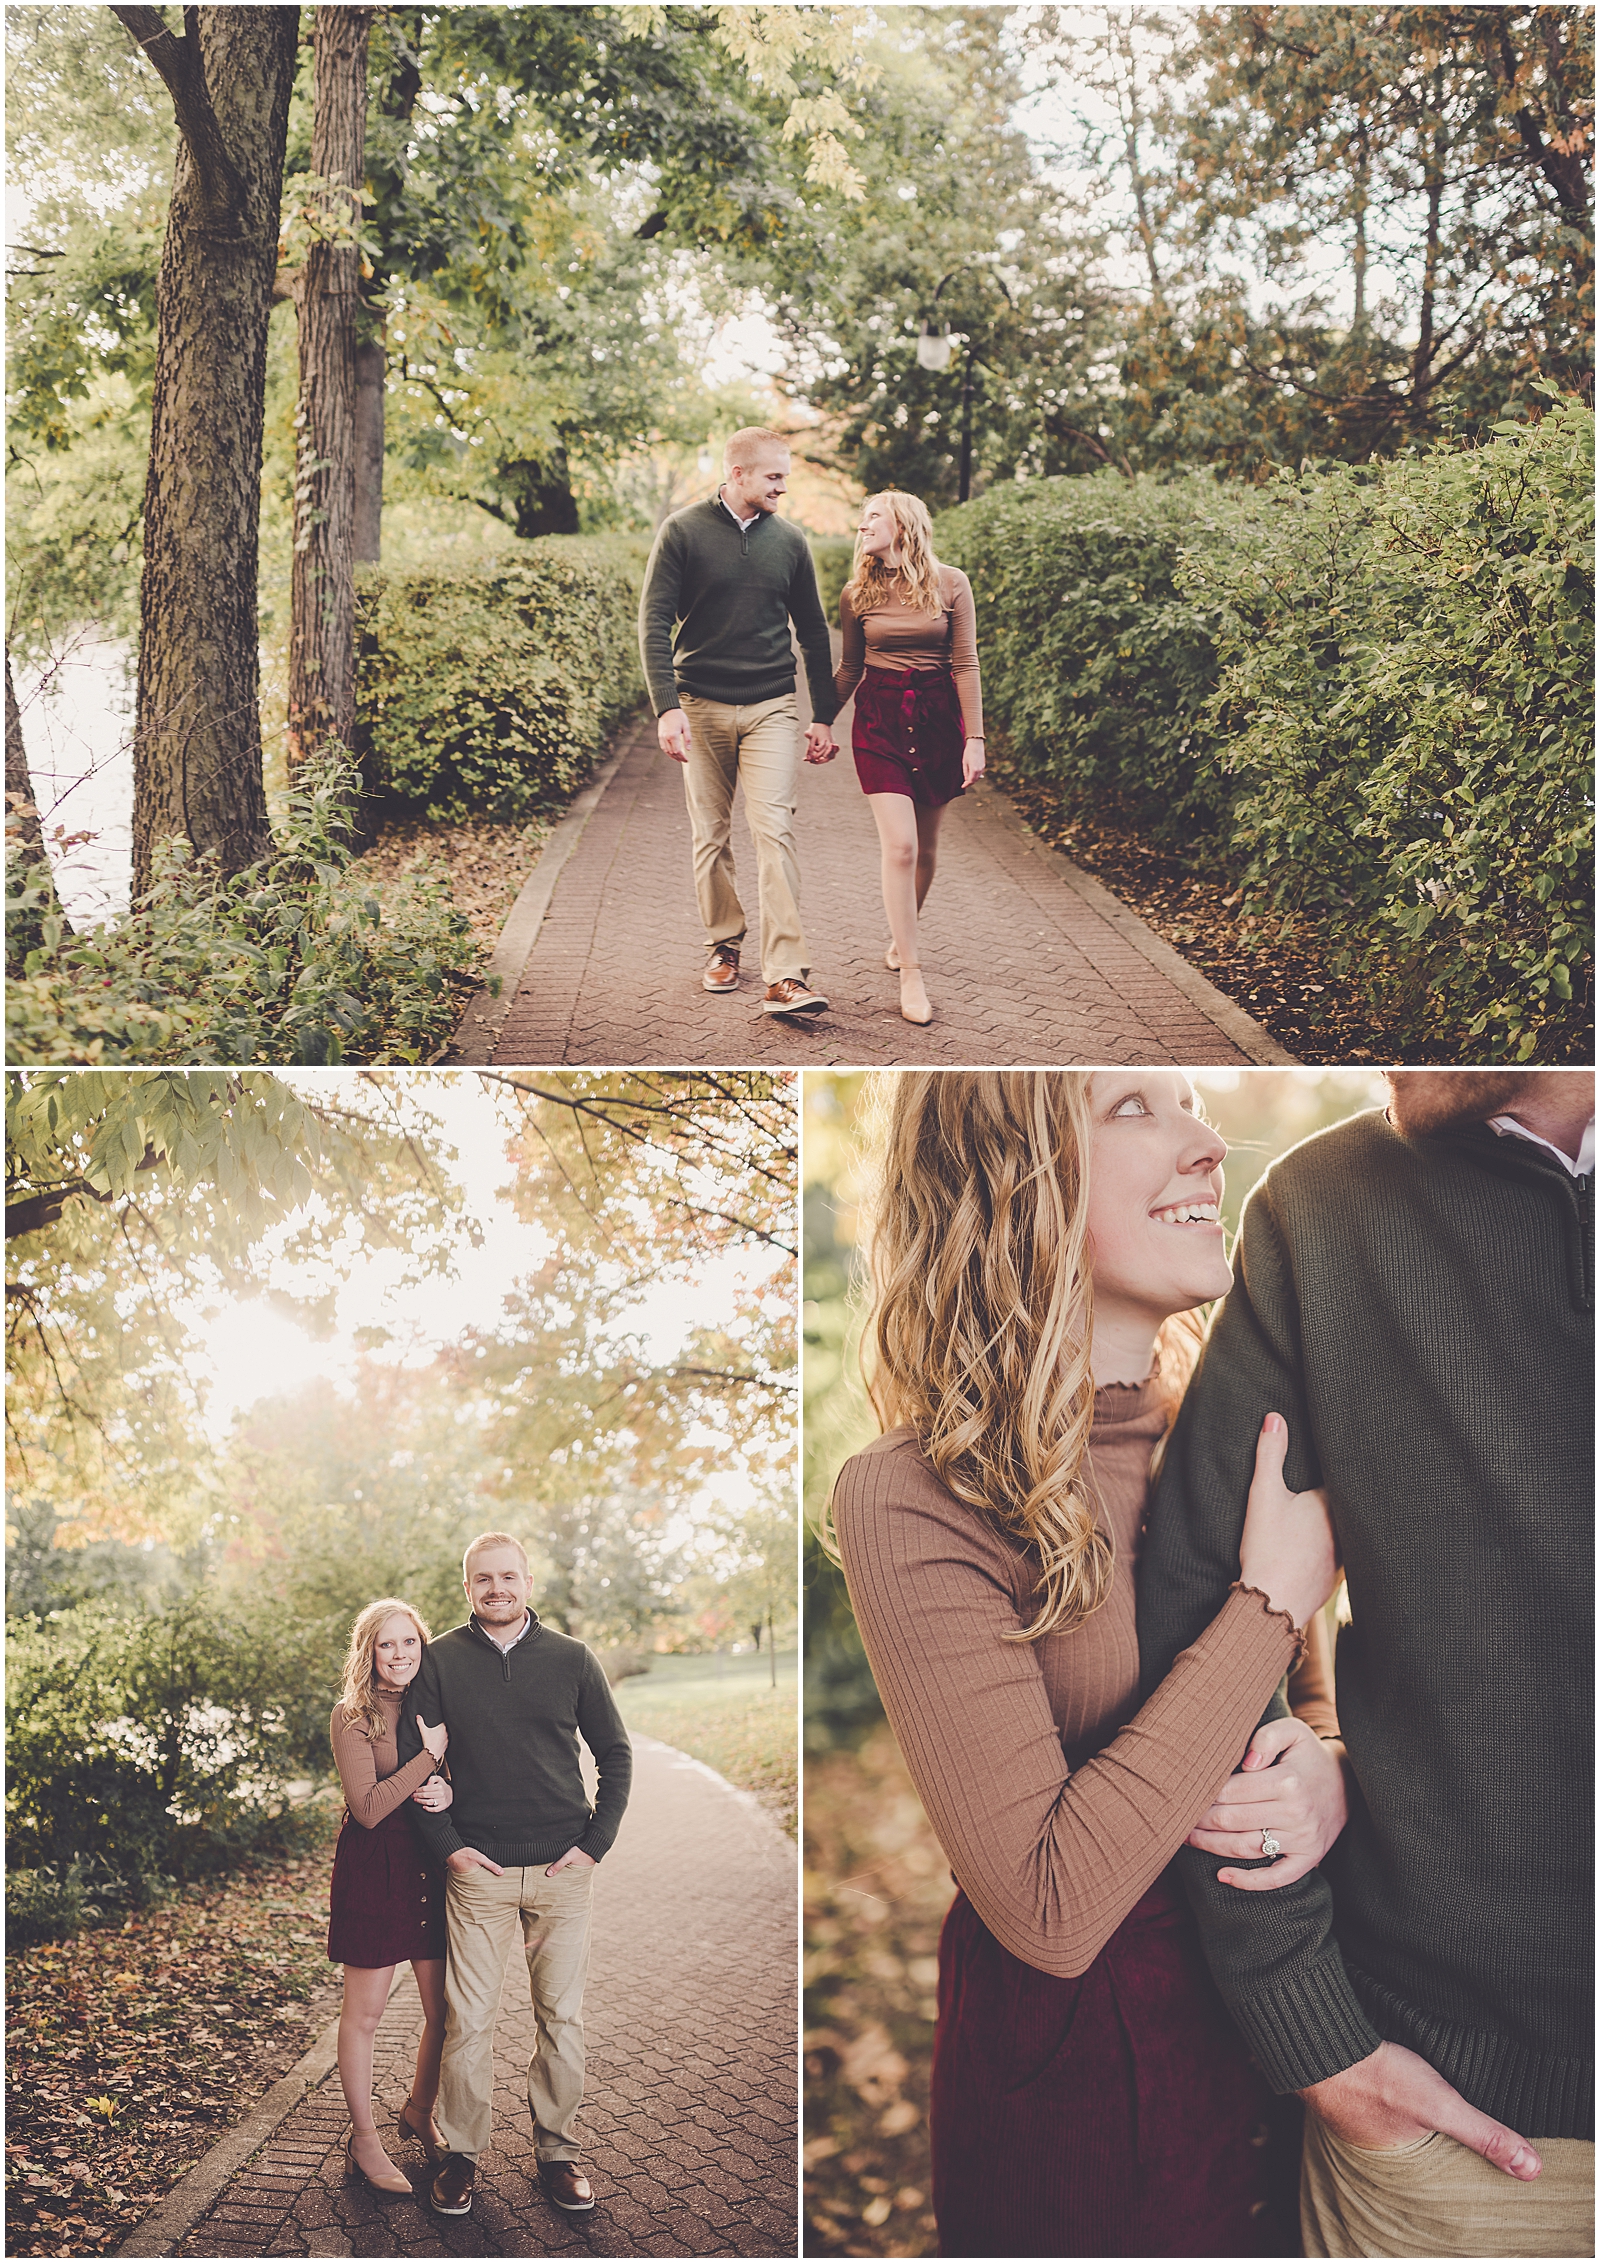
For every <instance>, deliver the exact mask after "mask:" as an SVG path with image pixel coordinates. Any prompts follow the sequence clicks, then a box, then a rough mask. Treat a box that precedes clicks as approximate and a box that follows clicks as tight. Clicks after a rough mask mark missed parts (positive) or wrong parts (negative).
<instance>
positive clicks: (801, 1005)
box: [761, 975, 828, 1014]
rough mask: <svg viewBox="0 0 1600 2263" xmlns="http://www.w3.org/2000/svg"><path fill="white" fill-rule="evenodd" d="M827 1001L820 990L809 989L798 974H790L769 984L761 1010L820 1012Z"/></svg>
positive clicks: (768, 1012)
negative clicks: (780, 980) (779, 980)
mask: <svg viewBox="0 0 1600 2263" xmlns="http://www.w3.org/2000/svg"><path fill="white" fill-rule="evenodd" d="M827 1003H828V1001H827V999H826V998H824V997H823V995H822V993H821V992H820V991H818V990H812V989H809V988H808V987H807V986H806V984H805V983H803V982H801V981H800V980H799V979H798V978H797V977H796V976H794V975H789V976H788V977H787V978H786V979H785V980H784V981H782V982H774V983H771V984H770V985H769V986H768V989H767V994H766V996H765V997H764V998H763V999H762V1001H761V1011H762V1012H763V1013H764V1014H820V1013H821V1012H822V1011H823V1009H824V1008H825V1007H826V1005H827Z"/></svg>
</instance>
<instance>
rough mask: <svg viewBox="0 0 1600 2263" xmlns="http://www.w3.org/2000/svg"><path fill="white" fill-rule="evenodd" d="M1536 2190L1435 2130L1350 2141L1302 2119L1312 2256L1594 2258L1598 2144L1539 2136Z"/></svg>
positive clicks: (1303, 2203) (1303, 2201) (1306, 2231)
mask: <svg viewBox="0 0 1600 2263" xmlns="http://www.w3.org/2000/svg"><path fill="white" fill-rule="evenodd" d="M1533 2142H1534V2145H1535V2147H1536V2148H1537V2150H1538V2153H1539V2157H1540V2159H1541V2160H1542V2161H1543V2163H1544V2167H1543V2169H1542V2170H1541V2172H1540V2174H1539V2175H1538V2176H1536V2177H1535V2178H1534V2180H1533V2182H1532V2183H1531V2184H1519V2183H1518V2182H1517V2180H1516V2178H1515V2177H1508V2176H1507V2175H1506V2173H1505V2171H1504V2170H1503V2169H1494V2168H1491V2167H1490V2166H1489V2163H1488V2162H1487V2161H1485V2160H1483V2159H1482V2158H1481V2156H1480V2155H1478V2154H1476V2153H1473V2152H1470V2151H1469V2150H1468V2149H1467V2147H1466V2146H1464V2145H1458V2144H1457V2143H1456V2141H1455V2139H1454V2138H1453V2137H1445V2136H1444V2135H1442V2134H1441V2133H1440V2132H1438V2131H1435V2133H1434V2134H1433V2136H1432V2137H1420V2138H1418V2139H1417V2140H1416V2142H1415V2143H1414V2144H1411V2145H1396V2146H1392V2147H1389V2148H1387V2149H1386V2150H1383V2151H1378V2152H1375V2151H1372V2150H1371V2149H1369V2148H1368V2147H1366V2146H1362V2145H1346V2144H1345V2142H1344V2140H1343V2139H1342V2138H1338V2137H1335V2136H1334V2134H1333V2132H1332V2130H1331V2129H1329V2128H1328V2126H1327V2124H1326V2123H1325V2122H1323V2121H1320V2120H1319V2119H1318V2117H1317V2116H1316V2114H1314V2113H1312V2112H1310V2111H1309V2110H1308V2111H1307V2113H1306V2135H1305V2148H1304V2151H1303V2152H1302V2154H1301V2157H1300V2229H1301V2233H1302V2235H1303V2237H1304V2240H1305V2251H1306V2253H1307V2254H1308V2255H1593V2253H1594V2147H1593V2146H1592V2145H1591V2144H1589V2143H1587V2142H1586V2141H1585V2140H1583V2139H1581V2138H1575V2137H1536V2138H1535V2139H1534V2140H1533Z"/></svg>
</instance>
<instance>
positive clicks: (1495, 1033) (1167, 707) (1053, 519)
mask: <svg viewBox="0 0 1600 2263" xmlns="http://www.w3.org/2000/svg"><path fill="white" fill-rule="evenodd" d="M1593 444H1594V420H1593V414H1592V412H1591V411H1589V410H1588V409H1586V408H1584V407H1583V406H1582V405H1581V404H1579V403H1577V402H1575V401H1563V400H1558V399H1556V398H1555V397H1554V396H1553V395H1552V396H1551V405H1550V407H1549V410H1548V413H1546V414H1545V415H1544V417H1543V418H1542V420H1541V421H1539V422H1538V423H1535V424H1518V425H1502V426H1498V427H1496V428H1495V431H1494V433H1493V435H1492V437H1491V438H1490V439H1489V440H1488V441H1487V442H1486V443H1485V444H1483V445H1482V446H1479V447H1474V448H1466V449H1452V448H1448V447H1438V448H1435V449H1432V450H1429V451H1427V452H1426V453H1420V454H1416V455H1413V456H1410V457H1404V458H1400V459H1397V460H1394V461H1391V462H1388V463H1384V464H1372V465H1367V466H1340V467H1337V468H1335V469H1333V470H1329V471H1317V470H1312V469H1309V468H1308V469H1306V470H1303V471H1302V472H1301V473H1300V474H1299V475H1298V476H1296V475H1293V474H1284V475H1283V476H1282V477H1281V478H1280V480H1279V481H1278V482H1276V483H1275V484H1274V485H1273V486H1271V487H1267V488H1224V487H1222V486H1220V485H1218V484H1217V483H1216V482H1214V481H1212V480H1210V479H1209V478H1206V477H1191V478H1188V479H1185V480H1181V481H1178V482H1175V483H1173V484H1171V485H1168V486H1160V485H1158V484H1156V483H1155V482H1152V481H1150V480H1148V479H1136V480H1132V481H1128V480H1123V479H1119V478H1118V477H1117V476H1116V475H1115V474H1107V473H1099V474H1096V475H1095V476H1093V477H1092V478H1085V479H1057V480H1044V481H1040V482H1038V483H1036V484H1032V485H1026V486H1018V487H1010V488H1006V489H1001V490H995V491H992V492H991V493H990V494H989V495H987V496H985V497H983V498H982V499H981V500H980V501H979V502H977V503H971V504H967V505H965V506H964V507H963V508H962V509H960V510H957V511H952V512H949V513H947V514H946V515H945V516H944V517H942V518H941V519H940V521H939V525H938V546H939V552H940V555H941V556H942V557H946V558H948V559H949V560H950V561H951V562H952V563H953V564H958V565H961V566H964V567H965V568H966V570H967V571H968V572H969V573H970V574H971V576H972V579H973V584H974V590H975V593H976V597H977V604H978V637H979V649H980V654H981V657H982V661H983V667H984V690H985V702H986V706H987V707H988V709H989V710H990V711H991V712H992V714H993V716H994V718H995V720H996V721H997V722H998V723H999V724H1000V725H1001V726H1002V727H1003V728H1004V729H1005V730H1006V731H1007V733H1008V734H1009V737H1010V740H1011V743H1012V747H1013V750H1014V752H1015V755H1016V758H1017V760H1018V761H1019V763H1020V764H1021V766H1022V767H1023V768H1024V769H1025V770H1027V771H1029V772H1031V773H1032V774H1033V775H1035V776H1038V777H1041V778H1045V779H1048V780H1051V781H1052V782H1054V783H1056V784H1057V785H1058V786H1059V787H1060V788H1061V789H1062V792H1063V797H1064V798H1065V799H1067V800H1068V801H1072V800H1074V799H1076V800H1079V801H1082V800H1084V799H1088V798H1091V797H1092V796H1094V795H1096V794H1100V793H1105V792H1111V793H1114V794H1116V795H1117V796H1118V797H1119V798H1120V799H1121V800H1122V801H1123V802H1124V804H1126V805H1129V806H1131V807H1132V808H1133V809H1134V811H1135V812H1136V813H1137V814H1138V815H1139V817H1140V818H1141V819H1142V821H1143V822H1144V823H1146V824H1147V825H1148V826H1149V828H1150V829H1151V830H1152V831H1164V832H1166V833H1168V834H1170V835H1172V836H1174V837H1175V838H1177V839H1179V840H1184V839H1189V840H1190V841H1192V842H1193V843H1194V853H1195V854H1196V856H1197V858H1198V857H1199V856H1201V855H1204V856H1205V857H1206V859H1207V860H1208V862H1210V863H1211V864H1212V865H1213V867H1215V865H1216V864H1217V863H1218V861H1219V859H1220V862H1221V864H1222V865H1223V866H1224V867H1225V868H1227V869H1230V870H1231V871H1232V872H1233V874H1234V875H1235V877H1236V878H1237V880H1239V881H1240V882H1241V883H1242V885H1243V887H1244V890H1245V903H1246V906H1247V908H1250V909H1253V910H1255V911H1256V912H1257V913H1258V914H1259V913H1261V912H1263V911H1266V910H1268V909H1274V908H1275V909H1276V910H1278V911H1280V912H1282V913H1283V914H1285V915H1287V916H1289V917H1290V918H1292V919H1294V920H1295V921H1297V922H1299V923H1305V922H1307V921H1309V922H1313V923H1315V926H1316V929H1317V931H1318V932H1319V933H1320V934H1321V935H1322V936H1323V937H1325V939H1326V950H1327V954H1328V963H1329V965H1330V967H1331V968H1333V969H1335V970H1336V971H1339V972H1350V971H1355V972H1358V973H1360V974H1362V975H1363V976H1364V977H1365V978H1366V979H1368V980H1369V981H1370V982H1371V983H1372V985H1373V989H1374V995H1375V996H1378V995H1380V994H1381V997H1382V1004H1383V1010H1384V1013H1385V1016H1386V1018H1387V1020H1388V1022H1389V1024H1390V1026H1391V1027H1392V1028H1394V1029H1395V1030H1397V1031H1398V1032H1400V1033H1401V1034H1402V1036H1403V1037H1404V1039H1405V1042H1406V1043H1407V1044H1408V1045H1409V1044H1410V1043H1412V1042H1415V1043H1416V1044H1417V1045H1418V1046H1419V1047H1420V1046H1424V1045H1425V1046H1427V1047H1428V1048H1430V1050H1432V1051H1434V1052H1435V1053H1436V1052H1437V1051H1438V1050H1439V1049H1441V1048H1443V1049H1445V1050H1446V1051H1449V1050H1455V1051H1456V1052H1457V1053H1458V1054H1459V1057H1461V1058H1473V1059H1475V1058H1480V1057H1482V1058H1495V1059H1516V1060H1529V1059H1535V1058H1551V1057H1558V1058H1565V1057H1568V1056H1569V1055H1570V1054H1571V1053H1572V1051H1573V1048H1574V1046H1575V1045H1576V1046H1578V1047H1579V1049H1580V1050H1581V1049H1582V1042H1583V1033H1584V1031H1585V1029H1586V1028H1587V1019H1586V1008H1587V997H1588V988H1589V984H1590V982H1591V980H1592V973H1591V969H1592V957H1593V907H1592V899H1591V894H1590V889H1589V870H1590V863H1591V859H1592V855H1593V825H1594V807H1593V784H1592V781H1593V737H1592V726H1593V609H1594V502H1593V484H1592V482H1593ZM1202 840H1203V841H1204V844H1205V845H1204V848H1203V849H1202V848H1201V845H1200V844H1201V841H1202ZM1300 940H1301V941H1302V942H1303V941H1304V934H1303V931H1302V934H1301V937H1300Z"/></svg>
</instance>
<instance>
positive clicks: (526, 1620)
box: [472, 1611, 533, 1651]
mask: <svg viewBox="0 0 1600 2263" xmlns="http://www.w3.org/2000/svg"><path fill="white" fill-rule="evenodd" d="M472 1618H473V1624H474V1625H475V1626H479V1627H482V1628H483V1631H484V1633H485V1634H486V1635H487V1636H488V1637H489V1640H490V1641H491V1642H492V1643H493V1644H494V1646H495V1648H496V1650H499V1651H506V1650H515V1648H516V1647H517V1644H518V1643H519V1642H520V1641H521V1640H522V1638H523V1636H524V1635H525V1634H526V1633H527V1631H528V1629H529V1627H531V1626H532V1624H533V1613H532V1612H531V1611H524V1612H523V1614H522V1624H521V1626H520V1627H518V1629H517V1631H516V1633H515V1634H514V1635H512V1637H511V1638H510V1640H509V1641H508V1642H502V1641H501V1640H500V1637H499V1636H498V1635H497V1634H496V1633H495V1631H494V1629H493V1627H486V1626H484V1625H483V1621H482V1619H480V1618H479V1617H478V1614H477V1612H476V1611H474V1612H473V1614H472Z"/></svg>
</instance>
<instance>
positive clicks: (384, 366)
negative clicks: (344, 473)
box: [350, 309, 389, 566]
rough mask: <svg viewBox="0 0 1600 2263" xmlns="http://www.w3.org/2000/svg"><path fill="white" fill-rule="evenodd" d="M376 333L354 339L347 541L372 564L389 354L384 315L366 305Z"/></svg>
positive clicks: (359, 559)
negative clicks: (350, 515)
mask: <svg viewBox="0 0 1600 2263" xmlns="http://www.w3.org/2000/svg"><path fill="white" fill-rule="evenodd" d="M366 320H367V321H368V323H374V322H375V323H376V326H377V327H376V333H375V335H374V336H372V337H370V338H361V339H358V340H357V342H356V409H355V427H356V460H355V503H354V516H353V518H352V520H351V536H350V545H351V549H352V551H353V553H354V556H355V560H356V563H357V565H362V566H375V565H376V564H377V563H378V559H379V557H380V555H381V554H382V549H383V390H384V379H385V377H386V376H387V374H388V368H389V356H388V349H387V347H386V346H385V344H384V335H383V318H382V316H381V315H374V314H373V313H372V312H371V310H370V309H369V311H368V313H367V316H366Z"/></svg>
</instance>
